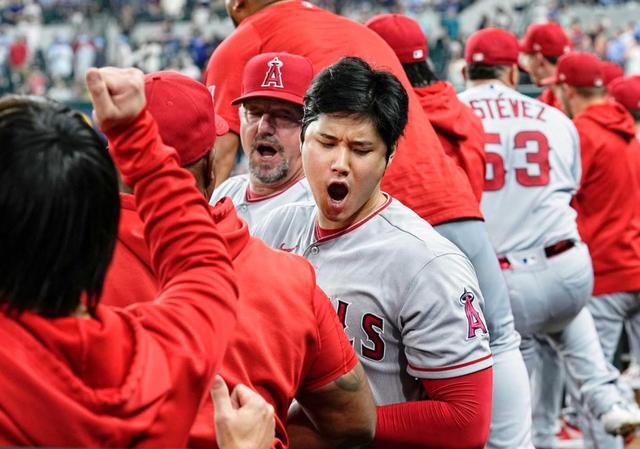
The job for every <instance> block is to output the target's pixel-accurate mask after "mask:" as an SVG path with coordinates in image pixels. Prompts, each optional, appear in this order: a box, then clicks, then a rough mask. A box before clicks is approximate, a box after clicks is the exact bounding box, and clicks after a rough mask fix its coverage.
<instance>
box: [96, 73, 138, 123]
mask: <svg viewBox="0 0 640 449" xmlns="http://www.w3.org/2000/svg"><path fill="white" fill-rule="evenodd" d="M85 78H86V83H87V88H88V89H89V94H90V95H91V102H92V103H93V115H94V119H95V121H96V123H97V124H98V126H99V127H100V129H101V130H103V131H108V130H109V129H111V128H114V127H116V126H121V125H126V124H128V123H130V122H131V121H132V120H133V119H135V118H136V117H137V116H138V114H140V112H141V111H142V109H143V108H144V106H145V104H146V99H145V96H144V74H143V73H142V71H140V70H138V69H131V68H130V69H119V68H116V67H104V68H101V69H96V68H90V69H89V70H87V73H86V75H85Z"/></svg>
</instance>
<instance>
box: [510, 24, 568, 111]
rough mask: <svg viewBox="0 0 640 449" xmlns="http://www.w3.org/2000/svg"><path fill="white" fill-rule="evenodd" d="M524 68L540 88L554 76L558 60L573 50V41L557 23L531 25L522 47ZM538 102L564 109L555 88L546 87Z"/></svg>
mask: <svg viewBox="0 0 640 449" xmlns="http://www.w3.org/2000/svg"><path fill="white" fill-rule="evenodd" d="M520 50H521V51H522V67H523V68H524V69H525V70H526V71H527V73H529V76H530V77H531V79H532V80H533V82H534V83H536V84H537V85H538V86H541V85H542V80H543V79H545V78H548V77H550V76H553V74H554V73H555V70H556V64H557V62H558V58H559V57H560V56H562V55H563V54H565V53H567V52H569V51H570V50H571V41H570V40H569V36H567V33H565V32H564V30H563V29H562V27H561V26H560V25H558V24H557V23H555V22H548V23H534V24H532V25H529V28H527V32H526V33H525V35H524V38H523V39H522V43H521V45H520ZM538 100H540V101H542V102H543V103H546V104H548V105H549V106H553V107H554V108H558V109H562V104H561V103H560V101H559V100H558V98H557V96H556V93H555V92H554V88H553V87H549V86H548V87H546V88H545V89H544V90H543V91H542V94H540V96H539V97H538Z"/></svg>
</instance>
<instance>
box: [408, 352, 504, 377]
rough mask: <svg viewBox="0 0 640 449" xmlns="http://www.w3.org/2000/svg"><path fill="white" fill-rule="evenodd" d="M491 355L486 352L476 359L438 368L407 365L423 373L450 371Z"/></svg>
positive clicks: (473, 363) (483, 359)
mask: <svg viewBox="0 0 640 449" xmlns="http://www.w3.org/2000/svg"><path fill="white" fill-rule="evenodd" d="M491 357H493V355H492V354H487V355H485V356H484V357H481V358H479V359H476V360H472V361H471V362H466V363H460V364H458V365H451V366H445V367H438V368H420V367H417V366H413V365H411V364H409V366H410V367H411V369H414V370H416V371H422V372H425V373H433V372H440V371H450V370H454V369H459V368H464V367H465V366H469V365H475V364H476V363H480V362H484V361H485V360H487V359H490V358H491Z"/></svg>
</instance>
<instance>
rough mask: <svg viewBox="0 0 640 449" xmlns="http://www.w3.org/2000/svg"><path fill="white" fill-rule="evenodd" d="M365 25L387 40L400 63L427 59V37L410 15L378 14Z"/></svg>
mask: <svg viewBox="0 0 640 449" xmlns="http://www.w3.org/2000/svg"><path fill="white" fill-rule="evenodd" d="M365 25H366V26H367V27H369V28H371V29H372V30H373V31H375V32H376V33H378V34H379V35H380V36H381V37H382V38H383V39H384V40H385V41H387V44H389V46H390V47H391V48H392V49H393V51H394V52H395V53H396V55H397V56H398V59H399V60H400V62H401V63H403V64H405V63H412V62H424V61H426V60H427V55H428V49H427V38H426V37H425V35H424V33H423V32H422V28H420V24H419V23H418V22H417V21H416V20H414V19H412V18H411V17H407V16H403V15H402V14H380V15H379V16H375V17H373V18H371V19H370V20H369V21H368V22H367V23H366V24H365Z"/></svg>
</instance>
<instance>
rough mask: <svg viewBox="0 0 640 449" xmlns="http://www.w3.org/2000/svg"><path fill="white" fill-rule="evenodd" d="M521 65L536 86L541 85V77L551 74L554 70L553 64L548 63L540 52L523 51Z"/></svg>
mask: <svg viewBox="0 0 640 449" xmlns="http://www.w3.org/2000/svg"><path fill="white" fill-rule="evenodd" d="M522 65H523V67H524V68H525V69H526V70H527V73H529V76H530V77H531V79H532V80H533V82H534V83H536V84H537V85H538V86H540V85H541V82H542V80H543V79H545V78H548V77H550V76H553V74H554V72H555V66H554V65H553V64H550V63H549V62H548V61H547V60H546V59H545V58H544V56H542V54H541V53H524V54H523V55H522Z"/></svg>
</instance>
